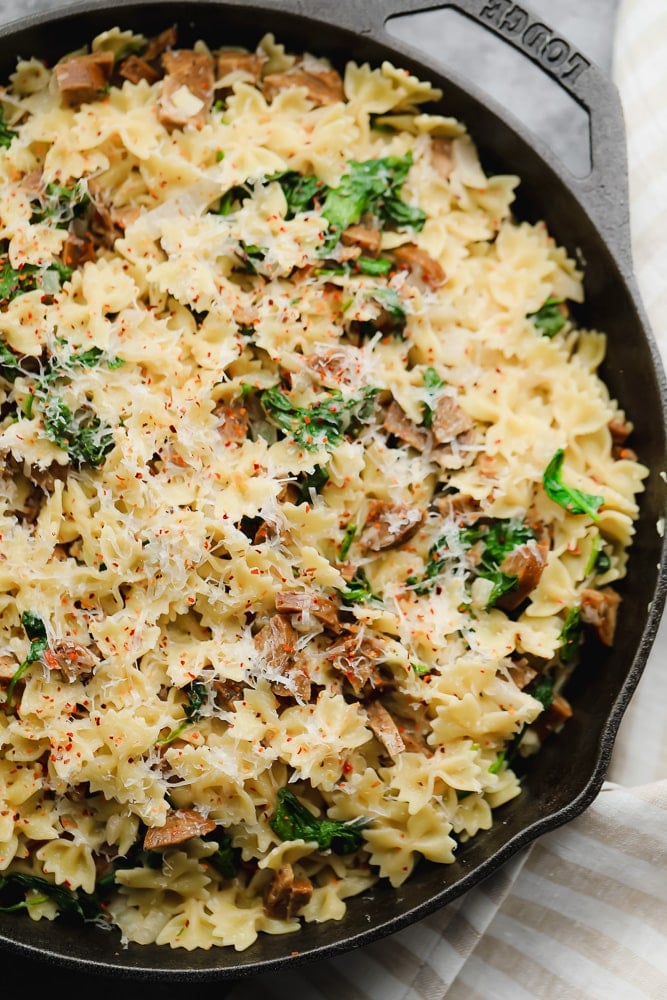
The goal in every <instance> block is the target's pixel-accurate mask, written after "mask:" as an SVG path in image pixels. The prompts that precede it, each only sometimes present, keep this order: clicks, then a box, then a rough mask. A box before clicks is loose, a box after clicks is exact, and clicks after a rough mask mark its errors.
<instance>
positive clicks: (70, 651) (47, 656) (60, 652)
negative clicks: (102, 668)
mask: <svg viewBox="0 0 667 1000" xmlns="http://www.w3.org/2000/svg"><path fill="white" fill-rule="evenodd" d="M99 662H100V661H99V657H98V656H96V655H95V653H93V652H92V650H90V649H88V648H87V647H86V646H82V645H81V643H80V642H73V641H72V640H71V639H59V640H58V641H57V642H54V643H53V645H52V646H50V647H49V649H47V650H46V652H45V653H44V663H45V664H46V665H47V667H50V668H51V669H52V670H60V672H61V674H62V675H63V676H64V677H66V678H67V680H68V681H73V680H76V679H77V677H89V676H90V675H91V674H92V672H93V670H94V668H95V667H96V666H97V664H98V663H99Z"/></svg>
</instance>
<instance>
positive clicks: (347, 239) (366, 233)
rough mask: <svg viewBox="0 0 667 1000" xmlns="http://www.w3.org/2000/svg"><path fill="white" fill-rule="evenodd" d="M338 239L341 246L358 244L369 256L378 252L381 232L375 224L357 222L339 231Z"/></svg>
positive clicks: (373, 255) (374, 255)
mask: <svg viewBox="0 0 667 1000" xmlns="http://www.w3.org/2000/svg"><path fill="white" fill-rule="evenodd" d="M340 241H341V243H342V244H343V246H346V247H350V246H358V247H361V249H362V250H363V251H364V253H367V254H370V255H371V257H376V256H377V254H379V252H380V245H381V243H382V233H381V232H380V230H379V229H378V227H377V226H370V225H368V226H364V225H361V224H357V225H355V226H348V227H347V229H345V230H344V231H343V232H342V233H341V236H340Z"/></svg>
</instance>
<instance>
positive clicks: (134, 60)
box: [118, 52, 160, 84]
mask: <svg viewBox="0 0 667 1000" xmlns="http://www.w3.org/2000/svg"><path fill="white" fill-rule="evenodd" d="M118 72H119V74H120V76H122V77H123V79H124V80H129V81H130V83H139V81H140V80H145V81H146V83H150V84H153V83H157V81H158V80H159V79H160V74H159V73H158V71H157V70H156V69H155V67H154V66H151V64H150V63H149V62H147V60H146V59H142V57H141V56H138V55H137V54H136V53H135V52H133V53H132V55H130V56H128V57H127V58H126V59H123V60H122V62H121V63H120V65H119V67H118Z"/></svg>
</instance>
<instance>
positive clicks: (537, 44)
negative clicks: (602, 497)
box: [0, 0, 667, 989]
mask: <svg viewBox="0 0 667 1000" xmlns="http://www.w3.org/2000/svg"><path fill="white" fill-rule="evenodd" d="M444 7H454V8H457V9H458V10H459V11H461V12H462V13H464V14H465V15H467V16H469V17H471V18H473V19H476V20H477V21H478V22H479V24H481V25H483V26H484V27H486V28H488V29H489V30H490V31H492V32H495V33H496V34H497V35H498V36H500V37H501V38H504V39H505V40H507V41H509V42H510V43H511V44H513V45H514V46H516V47H517V48H519V49H520V50H521V51H523V52H524V54H525V55H526V56H527V57H528V58H529V59H532V60H533V61H534V62H536V63H537V64H538V65H540V66H541V67H542V68H543V69H544V70H545V72H547V73H549V74H550V75H551V76H552V77H553V78H554V79H555V80H557V82H558V83H559V84H560V85H561V86H563V87H564V88H565V89H566V90H567V91H568V92H569V93H570V94H571V95H572V96H573V97H574V98H575V99H576V100H577V101H578V102H579V103H580V104H581V105H582V106H583V107H584V108H585V109H586V110H587V111H588V112H589V115H590V123H591V160H592V170H591V173H590V175H589V176H588V177H586V178H585V179H583V180H578V179H575V178H574V177H573V176H572V175H570V174H569V172H568V171H567V170H566V169H565V167H564V166H563V165H562V164H561V163H560V162H559V161H558V160H557V159H556V158H555V156H554V155H553V154H552V153H551V152H550V151H549V150H548V149H546V148H545V147H544V146H543V145H542V143H540V142H538V141H537V140H536V139H535V138H534V137H532V136H531V135H530V134H528V133H527V132H526V131H525V130H524V129H523V128H522V127H521V126H520V125H519V124H518V123H517V122H516V121H514V120H513V119H512V118H511V116H510V115H508V114H507V113H506V112H505V111H504V110H503V109H502V108H499V107H495V106H491V104H490V102H489V100H488V99H487V98H482V97H481V96H480V95H479V93H476V92H475V90H474V87H473V86H472V85H471V84H470V82H469V81H467V80H462V79H461V78H459V77H458V76H457V75H456V74H450V73H448V74H447V76H445V75H444V71H443V69H442V67H439V66H438V65H435V64H432V63H429V62H427V61H425V60H424V58H423V57H422V56H420V54H419V53H417V52H415V51H414V50H413V49H410V48H409V47H407V46H405V45H404V44H401V43H399V42H398V41H396V40H395V38H393V37H390V35H389V34H388V33H387V31H386V28H385V24H386V22H387V20H388V18H389V17H391V16H393V15H398V14H405V13H408V12H411V11H423V10H427V9H433V8H444ZM172 23H176V24H177V25H178V29H179V44H180V45H182V46H183V47H185V46H187V45H189V44H192V42H194V41H195V40H196V39H197V38H200V37H201V38H205V39H206V40H207V41H208V42H209V43H210V44H211V45H212V46H213V47H216V46H220V45H230V44H236V45H245V46H247V47H249V48H254V47H255V46H256V44H257V42H258V40H259V38H260V37H261V35H262V34H264V32H266V31H273V32H274V34H275V35H276V36H277V38H278V39H279V40H280V41H281V42H283V43H285V44H286V45H287V46H288V48H289V49H290V50H291V51H295V52H299V51H304V50H308V51H311V52H314V53H315V54H321V55H327V56H329V57H330V58H331V59H332V60H333V62H334V63H335V64H338V65H339V66H340V65H342V64H343V63H344V62H345V61H346V60H347V59H355V60H357V61H369V62H371V63H372V64H378V63H379V62H380V61H381V60H382V59H385V58H389V59H390V60H391V61H392V62H394V63H395V64H398V65H401V66H404V67H406V68H408V69H409V70H411V71H413V72H415V73H416V74H417V75H419V76H422V77H427V78H429V79H430V80H432V81H433V83H434V84H435V85H436V86H441V87H442V88H443V89H444V91H445V95H446V100H445V101H444V102H443V107H442V109H443V110H444V113H446V114H450V115H454V116H456V117H458V118H460V119H462V120H463V121H464V122H465V123H466V125H467V126H468V128H469V130H470V132H471V134H472V136H473V138H474V139H475V141H476V142H477V145H478V147H479V150H480V154H481V159H482V163H483V165H484V166H485V167H486V168H487V170H497V169H501V170H503V171H505V172H511V173H516V174H518V175H519V176H520V177H521V178H522V184H521V187H520V200H519V202H518V205H517V212H518V214H520V215H521V216H522V217H524V218H527V219H530V220H537V219H542V218H543V219H545V220H546V222H547V224H548V226H549V227H550V229H551V231H552V233H553V235H554V236H555V238H556V240H557V241H559V242H560V243H562V244H564V245H565V246H566V247H567V248H568V249H569V251H570V252H571V253H578V254H579V255H580V256H581V258H582V259H583V260H584V261H585V263H586V294H587V303H586V307H585V311H584V313H583V314H582V316H581V317H580V319H581V321H582V322H585V323H587V324H588V325H590V326H594V327H596V328H598V329H602V330H605V331H606V332H607V333H608V335H609V352H608V360H607V361H606V363H605V366H604V369H603V376H604V378H605V380H606V381H607V383H608V385H609V387H610V390H611V393H612V395H613V396H614V397H615V398H617V399H619V400H620V401H621V404H622V405H623V406H624V407H625V408H626V410H627V412H628V414H629V415H630V417H631V418H632V420H633V421H634V423H635V433H634V435H633V438H632V441H631V443H632V445H633V447H634V448H635V450H636V451H637V452H638V453H639V455H640V457H641V459H642V461H644V462H645V463H646V464H647V465H648V466H649V467H650V469H651V475H650V477H649V479H648V481H647V483H646V491H645V493H644V494H643V495H642V497H641V516H640V520H639V523H638V530H637V536H636V541H635V543H634V548H633V551H632V556H631V561H630V570H629V574H628V576H627V579H626V581H625V582H624V584H623V587H622V593H623V603H622V605H621V609H622V611H621V624H620V628H619V630H618V631H619V635H618V639H617V642H616V645H615V646H614V648H613V650H611V652H607V653H603V652H601V651H600V650H599V649H598V648H592V647H591V648H588V649H587V650H586V653H585V662H584V664H583V665H582V666H581V668H580V669H579V671H578V672H577V673H576V674H575V677H574V679H573V683H572V684H571V686H570V688H569V689H568V697H569V698H570V699H571V700H572V702H573V704H574V709H575V713H574V718H573V719H572V720H571V721H570V722H568V724H567V727H566V729H565V731H564V733H563V734H562V735H561V737H560V738H553V739H552V740H551V741H548V742H547V744H546V745H545V747H544V748H543V750H542V751H541V753H540V754H539V755H538V756H536V757H535V758H532V759H531V760H530V762H529V764H528V765H527V766H526V769H525V777H524V792H523V794H522V795H521V796H520V797H519V798H518V799H514V800H513V801H512V802H510V803H508V804H507V805H505V806H504V807H502V809H501V810H500V811H498V813H497V814H496V821H495V825H494V826H493V828H492V829H491V830H490V831H488V832H484V833H480V834H479V835H478V836H477V837H475V838H474V839H472V840H471V841H469V842H468V843H466V844H462V845H461V846H460V848H459V850H458V860H457V861H456V863H455V864H452V865H450V866H434V865H423V866H422V867H421V868H420V869H419V870H418V871H417V872H416V873H415V874H414V875H413V877H412V879H411V880H410V881H408V882H407V883H406V884H405V885H404V886H402V887H401V888H400V889H399V890H393V889H391V888H389V887H386V886H383V885H380V886H378V887H376V888H375V889H373V890H372V891H371V892H367V893H364V895H363V896H361V897H358V898H356V899H352V900H350V901H349V910H348V915H347V916H346V918H345V920H343V921H341V922H332V923H329V924H324V925H313V924H311V925H307V926H306V927H305V928H304V929H303V930H302V931H301V932H300V933H298V934H296V935H287V936H280V937H270V936H263V937H262V938H261V939H260V940H259V941H258V942H257V943H256V944H254V945H253V946H252V947H251V948H250V949H248V950H247V951H245V952H242V953H236V952H234V951H232V950H230V949H212V950H210V951H200V952H186V951H184V950H180V949H179V950H170V949H169V948H158V947H156V946H148V947H140V946H136V945H130V946H129V947H128V948H123V947H122V946H121V943H120V940H119V937H118V935H117V934H116V933H115V932H111V933H103V932H101V931H99V930H97V929H95V928H94V927H92V926H84V927H76V928H74V927H72V926H70V925H67V924H66V923H65V922H55V923H51V922H47V921H40V922H39V923H33V922H31V921H30V920H29V919H28V918H27V917H24V916H20V915H5V914H0V947H3V948H5V949H8V950H10V951H12V952H13V953H14V954H15V955H17V956H19V957H22V958H23V959H26V958H30V959H36V960H38V959H42V960H45V961H46V962H47V963H51V964H55V965H58V966H60V967H61V968H63V969H64V970H65V971H67V970H70V971H73V972H79V973H91V974H96V975H99V976H102V975H104V976H106V977H111V978H112V979H113V978H121V979H122V978H124V979H134V980H140V981H142V982H143V983H144V986H149V985H150V984H152V985H153V986H154V987H155V988H156V989H160V986H159V984H160V983H171V984H175V983H177V982H184V981H186V980H187V981H189V982H200V981H207V980H217V981H218V989H220V988H221V987H222V988H223V989H224V986H225V985H229V984H230V982H231V980H233V979H237V978H239V977H241V976H247V975H252V974H256V973H260V972H266V971H269V970H274V969H279V968H284V967H285V966H287V965H288V964H292V965H293V964H294V963H300V962H303V961H312V960H315V959H319V958H324V957H330V956H333V955H336V954H339V953H342V952H345V951H348V950H350V949H353V948H356V947H358V946H360V945H365V944H368V943H369V942H371V941H373V940H376V939H378V938H381V937H383V936H384V935H387V934H389V933H391V932H394V931H397V930H399V929H400V928H402V927H405V926H406V925H407V924H409V923H412V922H414V921H416V920H418V919H419V918H421V917H425V916H426V915H428V914H429V913H431V912H433V911H434V910H435V909H436V908H439V907H442V906H443V905H445V904H446V903H449V902H451V901H452V900H453V899H455V898H456V897H458V896H460V895H461V894H462V893H463V892H465V891H466V890H467V889H469V888H470V887H472V886H473V885H475V884H476V883H478V882H480V881H481V880H482V879H483V878H485V877H487V876H488V875H490V874H491V873H492V872H494V871H496V870H497V869H498V868H499V867H500V866H501V865H502V864H503V863H504V862H506V861H507V860H508V859H509V858H510V857H512V856H513V855H514V854H515V853H516V852H517V851H518V850H519V849H520V848H521V847H523V846H524V845H526V844H528V843H529V842H531V841H533V840H535V838H537V837H539V836H541V835H542V834H544V833H546V832H547V831H549V830H552V829H554V828H556V827H558V826H560V825H561V824H564V823H566V822H568V821H570V820H572V819H573V818H574V817H575V816H577V815H578V814H580V813H581V812H582V811H583V810H584V809H586V808H587V807H588V806H589V805H590V803H591V802H592V801H593V799H594V798H595V796H596V795H597V793H598V791H599V789H600V786H601V784H602V781H603V779H604V776H605V772H606V769H607V765H608V762H609V757H610V753H611V750H612V746H613V743H614V739H615V736H616V733H617V729H618V726H619V723H620V721H621V717H622V715H623V712H624V710H625V708H626V706H627V704H628V701H629V699H630V697H631V695H632V693H633V691H634V689H635V687H636V685H637V683H638V681H639V678H640V675H641V673H642V670H643V668H644V665H645V663H646V659H647V657H648V654H649V651H650V648H651V646H652V643H653V641H654V638H655V634H656V631H657V628H658V624H659V620H660V616H661V613H662V609H663V604H664V600H665V591H666V587H667V580H666V576H667V573H666V567H665V552H664V549H663V543H662V540H661V538H660V536H659V534H658V532H657V530H656V524H657V522H658V521H659V519H661V518H662V517H663V515H664V487H665V484H664V481H663V480H662V478H661V475H660V473H661V471H662V470H664V469H665V468H667V464H666V449H665V403H666V392H665V380H664V375H663V371H662V367H661V363H660V360H659V356H658V352H657V348H656V346H655V343H654V341H653V339H652V336H651V333H650V331H649V329H648V324H647V321H646V318H645V315H644V312H643V309H642V306H641V303H640V300H639V295H638V292H637V288H636V285H635V281H634V278H633V274H632V262H631V254H630V241H629V225H628V194H627V177H626V168H625V159H624V127H623V120H622V114H621V108H620V102H619V100H618V96H617V94H616V91H615V90H614V88H613V87H612V85H611V84H610V83H609V82H608V81H607V79H606V78H605V76H604V75H603V74H602V73H601V72H600V71H599V70H598V69H596V68H595V67H594V66H591V65H589V64H588V62H587V61H586V60H585V59H584V58H583V57H582V56H581V55H580V54H579V53H577V52H576V50H575V49H574V48H573V47H572V46H571V45H569V44H568V43H567V42H566V41H565V40H563V39H562V38H560V37H558V36H557V35H556V34H554V33H553V32H552V31H551V30H550V29H549V28H548V27H547V26H545V25H542V24H540V23H538V22H537V21H536V19H535V18H534V17H533V16H532V15H530V14H529V13H528V12H526V11H525V10H524V9H523V8H522V7H519V6H518V5H515V4H512V3H511V2H510V0H448V2H438V0H363V2H361V0H335V2H334V0H308V2H302V0H265V2H264V3H262V4H259V3H252V2H250V3H246V2H244V0H226V2H220V3H216V2H212V0H205V2H199V0H192V2H187V0H185V2H175V0H159V2H155V0H148V2H143V3H138V2H134V0H130V2H128V0H117V2H115V3H113V4H111V3H109V2H105V3H93V6H92V8H91V7H90V6H89V5H88V4H86V6H85V7H84V6H82V5H78V6H72V7H68V8H66V9H64V10H61V11H60V12H56V13H52V14H43V15H37V16H33V17H30V18H27V19H25V20H22V21H20V22H16V23H14V24H13V25H9V26H7V27H5V28H4V29H3V30H2V31H0V79H2V80H5V79H6V78H7V76H8V74H9V73H11V72H12V71H13V69H14V67H15V60H16V57H17V56H19V55H20V56H22V57H29V56H32V55H35V56H38V57H40V58H44V59H46V60H47V61H51V62H53V61H54V59H56V58H58V57H59V56H60V55H61V54H63V53H64V52H68V51H72V50H74V49H76V48H77V47H78V46H80V45H82V44H84V43H86V42H89V41H90V40H91V39H92V38H93V37H94V35H95V34H97V33H98V32H100V31H103V30H105V29H108V28H111V27H114V26H116V25H118V26H120V27H122V28H132V29H134V30H137V31H141V32H143V33H144V34H146V35H153V34H156V33H157V32H158V31H160V30H162V29H164V28H165V27H167V26H169V25H170V24H172ZM295 951H298V955H296V956H295V955H294V952H295ZM223 981H224V983H223Z"/></svg>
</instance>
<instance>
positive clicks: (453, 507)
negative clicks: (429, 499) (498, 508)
mask: <svg viewBox="0 0 667 1000" xmlns="http://www.w3.org/2000/svg"><path fill="white" fill-rule="evenodd" d="M433 506H434V507H435V508H436V510H438V511H439V512H440V513H441V514H442V516H443V517H453V518H454V519H455V520H456V521H458V522H459V523H460V524H471V523H472V522H473V521H476V520H477V519H478V518H479V517H481V516H482V512H481V509H480V503H479V500H476V499H475V497H471V496H468V494H467V493H453V494H443V495H441V496H437V497H435V498H434V500H433Z"/></svg>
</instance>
